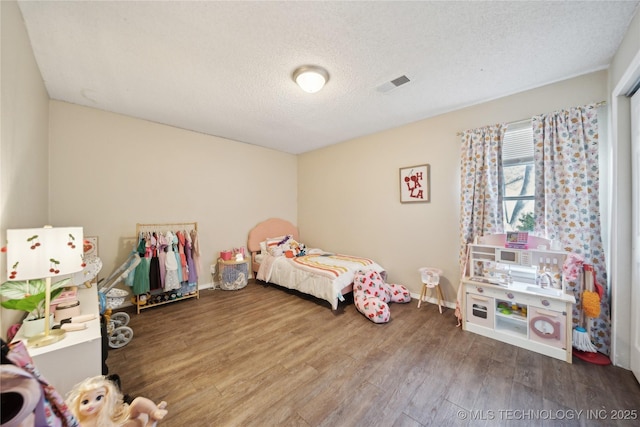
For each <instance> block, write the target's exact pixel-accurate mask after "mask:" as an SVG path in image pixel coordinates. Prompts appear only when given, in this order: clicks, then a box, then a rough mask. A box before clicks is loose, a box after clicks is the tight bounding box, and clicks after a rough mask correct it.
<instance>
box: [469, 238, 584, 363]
mask: <svg viewBox="0 0 640 427" xmlns="http://www.w3.org/2000/svg"><path fill="white" fill-rule="evenodd" d="M568 255H569V253H568V252H565V251H561V250H559V249H556V248H553V249H552V244H551V241H549V240H548V239H543V238H539V237H534V236H528V234H527V233H507V234H506V235H505V234H494V235H488V236H483V237H481V238H480V239H476V241H475V242H474V243H473V244H470V245H469V252H468V259H467V272H466V275H465V277H464V279H463V286H464V298H463V304H464V305H465V308H464V310H463V313H464V322H463V327H464V329H465V330H467V331H470V332H474V333H476V334H480V335H483V336H486V337H489V338H493V339H496V340H499V341H502V342H505V343H508V344H512V345H516V346H518V347H522V348H525V349H528V350H531V351H535V352H537V353H541V354H545V355H547V356H550V357H554V358H556V359H560V360H564V361H566V362H569V363H571V359H572V321H571V312H572V306H573V304H575V302H576V300H575V298H574V296H573V295H568V294H566V293H565V278H564V276H563V269H562V266H563V264H564V262H565V259H566V258H567V256H568Z"/></svg>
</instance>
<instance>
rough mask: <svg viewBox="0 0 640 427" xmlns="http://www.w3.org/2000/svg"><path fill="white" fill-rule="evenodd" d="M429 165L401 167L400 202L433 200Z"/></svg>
mask: <svg viewBox="0 0 640 427" xmlns="http://www.w3.org/2000/svg"><path fill="white" fill-rule="evenodd" d="M430 184H431V183H430V179H429V165H428V164H426V165H417V166H409V167H406V168H400V203H427V202H430V201H431V199H430V198H431V192H430V191H429V188H430Z"/></svg>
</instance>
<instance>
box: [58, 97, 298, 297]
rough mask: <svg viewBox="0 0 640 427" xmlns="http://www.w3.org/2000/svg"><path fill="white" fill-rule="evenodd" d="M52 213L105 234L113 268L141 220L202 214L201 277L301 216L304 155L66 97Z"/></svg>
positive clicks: (102, 245)
mask: <svg viewBox="0 0 640 427" xmlns="http://www.w3.org/2000/svg"><path fill="white" fill-rule="evenodd" d="M50 114H51V126H50V152H51V165H52V167H51V171H50V187H51V193H50V195H51V219H52V221H53V222H55V223H68V224H70V225H81V226H83V227H84V233H85V235H87V236H98V239H99V251H100V258H101V259H102V261H103V263H104V267H103V270H102V273H101V275H100V277H106V276H108V275H109V274H110V273H111V272H112V271H113V270H114V269H115V268H116V267H117V266H119V265H120V264H121V263H122V262H124V261H125V260H126V258H127V257H128V255H129V254H130V252H131V251H132V250H133V249H134V246H135V241H132V240H131V239H132V238H134V236H135V231H136V224H137V223H154V224H156V223H174V222H191V221H197V222H198V231H199V237H200V248H201V254H202V256H201V268H202V274H201V280H200V281H199V282H200V284H201V285H202V284H207V283H210V282H211V275H210V274H209V266H210V264H211V263H212V262H214V260H215V259H216V258H217V254H218V252H220V251H221V250H223V249H228V248H231V247H238V246H246V242H247V233H248V231H249V229H250V228H251V227H253V226H254V225H255V224H257V223H258V222H260V221H262V220H264V219H267V218H270V217H282V218H286V219H288V220H290V221H293V222H295V221H296V214H297V207H296V205H297V198H296V188H297V178H296V173H297V169H296V165H297V160H296V156H294V155H291V154H285V153H281V152H278V151H274V150H268V149H265V148H262V147H258V146H254V145H249V144H242V143H239V142H234V141H230V140H227V139H223V138H217V137H213V136H208V135H204V134H200V133H195V132H190V131H186V130H182V129H177V128H174V127H170V126H165V125H161V124H157V123H152V122H148V121H145V120H140V119H135V118H132V117H127V116H122V115H118V114H113V113H108V112H105V111H101V110H96V109H92V108H87V107H81V106H78V105H74V104H69V103H65V102H59V101H51V103H50Z"/></svg>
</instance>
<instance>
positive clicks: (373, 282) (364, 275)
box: [353, 271, 411, 323]
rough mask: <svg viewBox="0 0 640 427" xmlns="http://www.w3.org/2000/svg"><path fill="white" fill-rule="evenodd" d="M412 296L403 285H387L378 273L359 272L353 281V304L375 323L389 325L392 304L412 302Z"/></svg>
mask: <svg viewBox="0 0 640 427" xmlns="http://www.w3.org/2000/svg"><path fill="white" fill-rule="evenodd" d="M410 301H411V294H410V293H409V290H408V289H407V288H405V287H404V286H402V285H397V284H389V283H385V282H384V279H383V278H382V276H381V275H380V273H378V272H376V271H358V272H357V273H356V275H355V277H354V279H353V302H354V304H355V306H356V308H357V309H358V311H359V312H360V313H362V314H364V315H365V316H366V317H367V318H368V319H369V320H371V321H372V322H374V323H387V322H388V321H389V319H390V317H391V313H390V311H389V304H388V303H390V302H402V303H406V302H410Z"/></svg>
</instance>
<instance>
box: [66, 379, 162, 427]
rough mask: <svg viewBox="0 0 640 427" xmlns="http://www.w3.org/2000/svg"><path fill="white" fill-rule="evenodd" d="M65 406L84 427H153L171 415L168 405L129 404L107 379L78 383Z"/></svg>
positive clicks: (141, 399)
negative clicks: (168, 414)
mask: <svg viewBox="0 0 640 427" xmlns="http://www.w3.org/2000/svg"><path fill="white" fill-rule="evenodd" d="M66 403H67V405H68V407H69V409H70V410H71V412H72V413H73V415H74V416H75V417H76V418H77V419H78V421H79V422H80V425H81V426H82V427H116V426H126V427H152V426H155V425H156V423H157V422H158V421H160V420H162V419H163V418H164V417H165V415H167V413H168V411H167V409H166V407H167V403H166V402H164V401H163V402H160V403H159V404H158V405H156V404H155V403H153V401H151V400H149V399H147V398H145V397H136V398H135V399H133V401H132V402H131V404H130V405H127V404H126V403H124V402H123V396H122V393H121V392H120V390H118V388H117V387H116V385H115V383H114V382H113V381H110V380H109V379H107V378H106V377H104V376H97V377H92V378H87V379H86V380H84V381H82V382H81V383H79V384H76V385H75V386H74V387H73V390H71V391H70V392H69V394H68V395H67V398H66Z"/></svg>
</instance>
